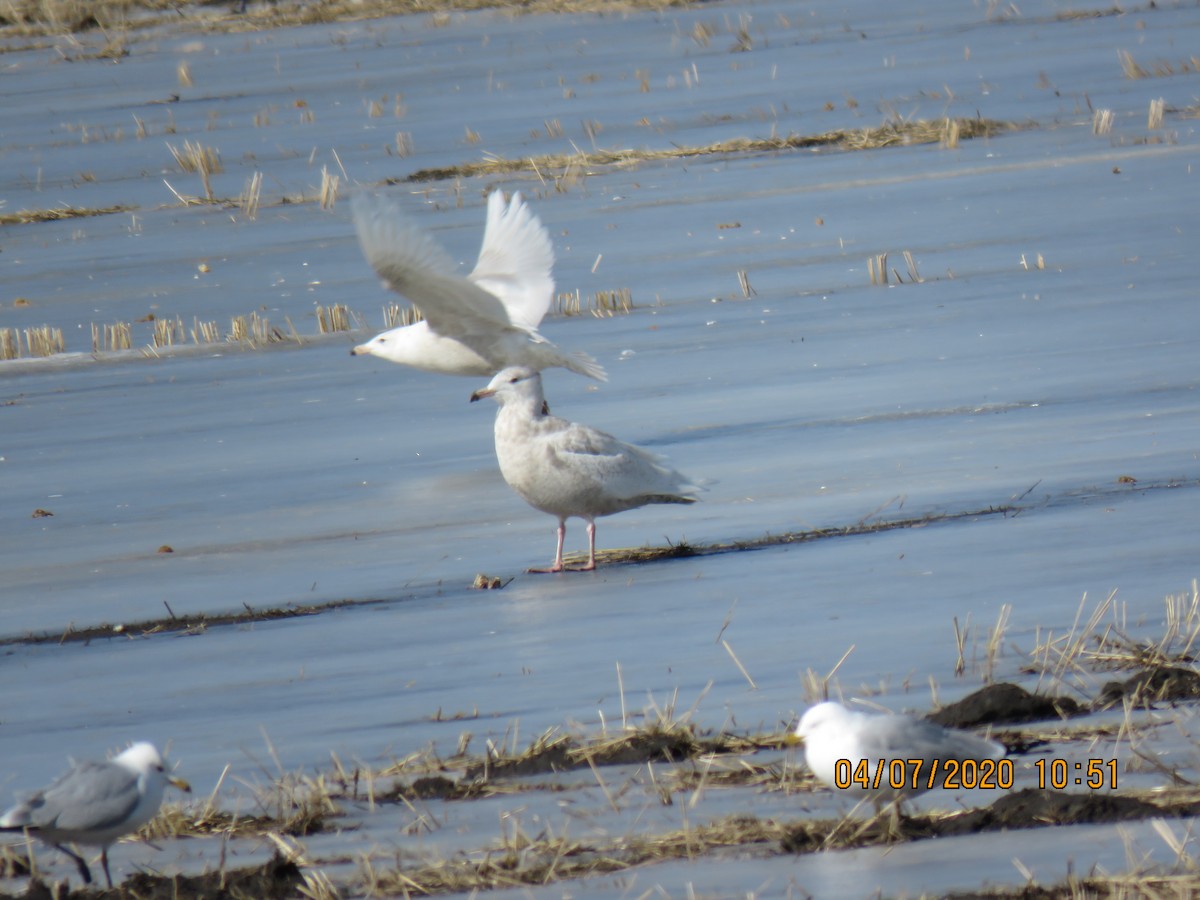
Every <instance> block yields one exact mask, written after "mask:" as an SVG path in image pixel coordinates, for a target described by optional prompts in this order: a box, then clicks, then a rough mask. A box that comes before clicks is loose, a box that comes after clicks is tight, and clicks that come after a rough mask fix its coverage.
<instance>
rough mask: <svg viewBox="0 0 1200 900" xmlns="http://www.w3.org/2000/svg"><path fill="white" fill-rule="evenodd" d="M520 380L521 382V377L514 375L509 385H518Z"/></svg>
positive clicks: (509, 380)
mask: <svg viewBox="0 0 1200 900" xmlns="http://www.w3.org/2000/svg"><path fill="white" fill-rule="evenodd" d="M520 380H521V376H519V375H514V376H513V377H512V378H510V379H508V383H509V384H516V383H517V382H518V381H520Z"/></svg>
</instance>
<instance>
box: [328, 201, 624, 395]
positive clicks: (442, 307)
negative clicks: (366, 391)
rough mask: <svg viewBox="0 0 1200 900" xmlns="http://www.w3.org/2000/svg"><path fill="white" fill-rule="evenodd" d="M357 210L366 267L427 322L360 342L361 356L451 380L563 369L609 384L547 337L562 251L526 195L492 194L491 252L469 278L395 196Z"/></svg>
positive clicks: (486, 239) (486, 247)
mask: <svg viewBox="0 0 1200 900" xmlns="http://www.w3.org/2000/svg"><path fill="white" fill-rule="evenodd" d="M352 208H353V210H354V224H355V227H356V228H357V230H358V240H359V243H360V244H361V246H362V250H363V253H364V254H365V255H366V257H367V261H368V262H369V263H370V264H371V267H372V268H373V269H374V270H375V272H376V273H377V274H378V275H379V277H380V278H382V279H383V282H384V284H385V285H386V286H387V287H389V288H391V289H392V290H393V291H395V292H396V293H398V294H401V295H403V296H404V297H407V298H408V299H409V300H411V301H412V302H413V304H415V305H416V307H417V308H418V309H419V310H420V311H421V315H422V316H424V319H423V320H422V321H419V322H416V323H414V324H412V325H405V326H402V327H400V328H393V329H391V330H389V331H385V332H383V333H382V334H379V335H377V336H376V337H374V338H372V339H371V340H369V341H367V342H366V343H365V344H360V345H358V346H357V347H355V348H354V349H353V350H351V351H350V352H351V353H352V354H353V355H356V356H357V355H371V356H378V357H381V358H382V359H387V360H390V361H392V362H396V363H401V364H403V365H407V366H413V367H415V368H418V369H424V370H425V371H428V372H440V373H442V374H446V375H492V374H494V373H496V372H497V371H499V370H500V369H503V368H505V367H507V366H516V365H520V366H527V367H529V368H531V369H535V370H541V369H546V368H551V367H554V366H561V367H562V368H565V369H570V370H571V371H572V372H577V373H579V374H580V375H587V376H588V377H590V378H595V379H597V380H599V381H604V380H606V377H607V376H606V375H605V372H604V369H603V368H602V367H601V366H600V364H599V363H597V362H596V360H594V359H592V357H590V356H588V355H587V354H586V353H579V352H564V351H562V350H560V349H559V348H558V347H556V346H555V345H554V344H552V343H551V342H550V341H548V340H546V339H545V338H544V337H542V335H541V334H539V333H538V330H537V329H538V325H539V324H540V323H541V321H542V317H543V316H544V315H545V314H546V312H547V310H548V309H549V308H550V303H551V301H552V300H553V298H554V276H553V275H552V274H551V269H552V268H553V266H554V247H553V246H552V245H551V243H550V236H549V234H547V233H546V229H545V227H544V226H543V225H542V223H541V221H539V220H538V217H537V216H535V215H534V214H533V212H531V211H530V209H529V207H528V206H527V205H526V203H525V201H524V200H522V199H521V195H520V194H519V193H514V194H513V196H512V200H511V201H510V202H508V203H505V202H504V194H503V193H502V192H501V191H495V192H493V193H492V195H491V196H490V197H488V208H487V225H486V226H485V228H484V232H483V246H482V248H481V249H480V251H479V259H478V261H477V262H476V263H475V268H474V269H473V270H472V271H471V272H470V273H469V274H467V275H466V276H463V275H460V274H459V273H458V272H457V271H456V266H455V265H454V263H453V261H452V260H451V259H450V257H449V255H448V254H447V253H446V251H445V250H444V249H442V247H441V246H440V245H439V244H438V243H437V242H436V241H434V240H433V238H431V237H429V235H427V234H425V233H424V232H423V231H422V230H421V229H420V228H418V227H417V225H416V224H415V223H414V222H412V221H411V220H410V219H409V218H407V217H406V216H405V215H404V214H403V213H402V212H401V211H400V209H399V207H398V206H397V205H396V203H395V202H394V201H393V200H391V199H389V198H386V197H383V196H380V195H377V194H370V193H366V192H363V193H359V194H357V195H355V197H354V199H353V201H352Z"/></svg>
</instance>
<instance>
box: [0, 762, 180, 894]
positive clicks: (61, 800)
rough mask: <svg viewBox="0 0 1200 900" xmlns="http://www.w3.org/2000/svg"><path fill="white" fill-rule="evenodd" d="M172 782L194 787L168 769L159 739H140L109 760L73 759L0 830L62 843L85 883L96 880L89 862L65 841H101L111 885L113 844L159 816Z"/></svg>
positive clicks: (0, 819)
mask: <svg viewBox="0 0 1200 900" xmlns="http://www.w3.org/2000/svg"><path fill="white" fill-rule="evenodd" d="M168 784H173V785H174V786H175V787H177V788H179V789H180V790H183V791H191V786H190V785H188V783H187V782H186V781H182V780H181V779H178V778H175V777H173V776H171V775H168V774H167V769H166V764H165V763H164V762H163V758H162V756H161V755H159V752H158V749H157V748H156V747H155V746H154V745H153V744H149V743H145V742H142V743H138V744H134V745H132V746H131V747H130V748H129V749H128V750H125V751H124V752H122V753H119V754H117V755H116V756H114V757H113V758H112V759H110V760H109V761H107V762H80V763H75V762H73V763H72V765H71V768H70V769H68V770H67V771H66V772H65V773H64V774H62V775H60V776H59V777H58V779H57V780H55V781H54V783H53V784H51V785H50V786H49V787H46V788H43V789H42V790H40V791H37V792H36V793H34V794H33V795H31V796H29V797H27V798H26V799H25V800H22V801H21V802H20V803H18V804H17V805H16V806H14V807H12V808H11V809H9V810H8V811H7V812H5V813H4V815H2V816H0V830H5V831H28V832H29V833H30V834H31V835H33V836H34V837H36V838H38V839H40V840H42V841H45V842H46V843H47V844H50V845H51V846H53V847H57V848H58V849H59V850H61V851H62V852H63V853H65V854H67V856H69V857H71V858H72V859H73V860H75V864H76V865H77V866H78V867H79V874H80V875H81V876H82V877H83V880H84V883H85V884H90V883H91V881H92V873H91V871H89V869H88V866H87V863H86V862H84V860H83V857H82V856H80V855H79V854H78V853H75V852H73V851H71V850H68V849H67V848H66V847H64V846H62V845H63V844H64V843H77V844H90V845H93V846H98V847H100V848H101V850H100V864H101V865H102V866H103V867H104V877H105V878H106V879H108V886H109V887H110V888H111V887H112V876H111V875H109V873H108V848H109V846H110V845H111V844H112V843H113V842H114V841H116V839H117V838H119V837H120V836H121V835H123V834H129V833H130V832H133V831H137V830H138V829H139V828H141V827H142V826H143V825H144V824H146V823H147V822H149V821H150V820H151V819H153V818H154V815H155V814H156V813H157V812H158V808H159V806H161V805H162V796H163V789H164V788H165V787H166V786H167V785H168Z"/></svg>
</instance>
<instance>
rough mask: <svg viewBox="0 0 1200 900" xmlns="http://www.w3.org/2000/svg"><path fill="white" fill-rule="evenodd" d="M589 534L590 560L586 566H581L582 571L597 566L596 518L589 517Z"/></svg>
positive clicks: (587, 570) (590, 569)
mask: <svg viewBox="0 0 1200 900" xmlns="http://www.w3.org/2000/svg"><path fill="white" fill-rule="evenodd" d="M587 534H588V561H587V565H586V566H582V567H580V569H579V571H580V572H590V571H592V570H593V569H595V568H596V520H595V519H588V523H587Z"/></svg>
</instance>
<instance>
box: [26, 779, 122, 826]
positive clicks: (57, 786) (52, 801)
mask: <svg viewBox="0 0 1200 900" xmlns="http://www.w3.org/2000/svg"><path fill="white" fill-rule="evenodd" d="M138 796H139V795H138V778H137V775H135V774H134V773H132V772H130V771H129V770H128V769H125V768H123V767H122V766H116V765H113V764H112V763H97V762H84V763H79V764H77V765H75V766H73V767H72V768H71V769H70V770H69V771H67V772H66V773H65V774H64V775H62V776H61V777H60V778H59V779H58V780H57V781H55V782H54V783H53V784H52V785H50V787H48V788H46V789H45V790H44V791H39V792H38V793H36V794H34V795H33V796H32V797H30V798H29V799H28V800H26V801H25V803H24V804H23V805H24V806H27V807H28V815H27V817H26V821H25V822H24V823H23V824H25V825H27V826H28V827H30V828H35V829H36V828H47V829H59V830H63V831H98V830H101V829H105V828H111V827H113V826H116V825H120V824H121V823H122V822H124V821H125V820H126V819H128V818H129V816H130V815H131V814H132V813H133V810H134V808H135V807H136V806H137V803H138Z"/></svg>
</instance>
